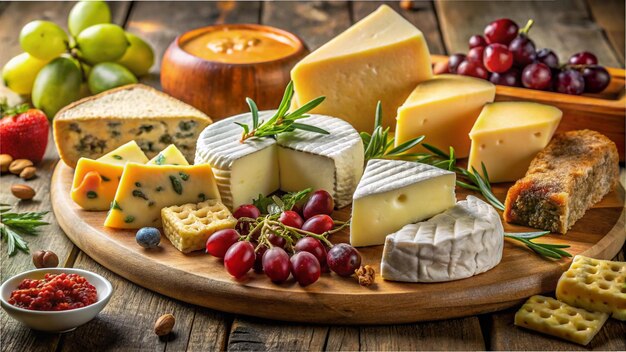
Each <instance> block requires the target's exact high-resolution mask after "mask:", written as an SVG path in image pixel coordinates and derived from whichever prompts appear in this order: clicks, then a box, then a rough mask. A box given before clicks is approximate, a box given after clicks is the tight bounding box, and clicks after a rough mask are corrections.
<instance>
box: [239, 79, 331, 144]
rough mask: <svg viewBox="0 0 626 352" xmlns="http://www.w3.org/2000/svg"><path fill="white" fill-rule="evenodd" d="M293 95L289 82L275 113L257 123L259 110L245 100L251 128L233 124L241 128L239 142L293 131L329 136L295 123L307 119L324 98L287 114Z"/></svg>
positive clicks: (248, 100) (249, 101)
mask: <svg viewBox="0 0 626 352" xmlns="http://www.w3.org/2000/svg"><path fill="white" fill-rule="evenodd" d="M293 93H294V91H293V82H289V84H288V85H287V88H285V93H284V94H283V99H282V100H281V102H280V105H279V106H278V109H277V110H276V113H275V114H274V115H273V116H272V117H271V118H270V119H269V120H267V121H259V109H258V108H257V106H256V103H255V102H254V100H252V99H250V98H246V103H248V106H250V112H251V113H252V128H250V127H249V126H248V125H246V124H243V123H239V122H235V123H236V124H237V125H239V126H240V127H241V128H243V133H242V134H241V142H242V143H243V142H244V141H245V140H246V139H248V138H252V137H275V136H276V135H277V134H279V133H283V132H292V131H295V130H304V131H310V132H315V133H321V134H329V133H328V131H326V130H324V129H321V128H319V127H315V126H311V125H307V124H304V123H299V122H296V120H298V119H302V118H305V117H309V115H306V113H307V112H309V111H311V110H312V109H313V108H315V107H316V106H318V105H320V104H321V103H322V102H323V101H324V99H326V97H323V96H322V97H317V98H315V99H313V100H311V101H310V102H308V103H306V104H304V105H302V106H301V107H299V108H298V109H296V110H294V111H292V112H287V111H288V110H289V107H290V106H291V99H292V98H293Z"/></svg>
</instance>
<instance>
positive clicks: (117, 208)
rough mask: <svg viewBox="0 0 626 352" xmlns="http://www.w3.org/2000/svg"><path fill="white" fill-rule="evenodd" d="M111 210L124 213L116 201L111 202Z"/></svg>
mask: <svg viewBox="0 0 626 352" xmlns="http://www.w3.org/2000/svg"><path fill="white" fill-rule="evenodd" d="M111 209H116V210H119V211H122V208H120V205H119V204H118V203H117V202H116V201H115V200H113V201H112V202H111Z"/></svg>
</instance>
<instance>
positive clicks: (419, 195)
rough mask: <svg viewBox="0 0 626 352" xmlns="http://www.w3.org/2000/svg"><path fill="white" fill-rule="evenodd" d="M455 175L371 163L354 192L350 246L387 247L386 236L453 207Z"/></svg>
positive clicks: (412, 166)
mask: <svg viewBox="0 0 626 352" xmlns="http://www.w3.org/2000/svg"><path fill="white" fill-rule="evenodd" d="M455 182H456V175H455V174H454V173H453V172H450V171H446V170H442V169H439V168H436V167H434V166H430V165H426V164H420V163H416V162H409V161H400V160H378V159H373V160H370V161H368V163H367V167H366V168H365V172H364V174H363V178H361V181H360V182H359V185H358V186H357V189H356V191H355V192H354V197H353V203H352V220H351V222H350V244H352V245H353V246H356V247H359V246H372V245H380V244H383V243H385V237H387V235H389V234H391V233H393V232H396V231H398V230H399V229H401V228H402V227H403V226H404V225H406V224H410V223H414V222H417V221H421V220H424V219H427V218H430V217H432V216H434V215H436V214H439V213H441V212H443V211H445V210H446V209H448V208H450V207H452V206H454V204H455V203H456V198H455V194H454V187H455Z"/></svg>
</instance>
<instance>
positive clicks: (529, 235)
mask: <svg viewBox="0 0 626 352" xmlns="http://www.w3.org/2000/svg"><path fill="white" fill-rule="evenodd" d="M549 233H550V231H540V232H520V233H509V232H505V233H504V237H506V238H510V239H513V240H516V241H520V242H522V243H523V244H525V245H526V246H527V247H528V248H530V249H532V250H533V251H534V252H535V253H537V254H539V255H541V256H543V257H547V258H552V259H561V258H562V257H571V256H572V255H571V254H570V253H568V252H566V251H564V250H562V249H561V248H569V247H570V246H569V245H567V244H549V243H535V242H532V240H533V239H535V238H538V237H541V236H544V235H547V234H549Z"/></svg>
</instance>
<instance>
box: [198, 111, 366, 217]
mask: <svg viewBox="0 0 626 352" xmlns="http://www.w3.org/2000/svg"><path fill="white" fill-rule="evenodd" d="M273 114H274V111H262V112H260V113H259V119H260V120H267V119H269V118H270V117H271V116H272V115H273ZM251 119H252V117H251V114H249V113H247V114H242V115H237V116H233V117H230V118H228V119H225V120H221V121H219V122H216V123H214V124H212V125H210V126H209V127H207V128H206V129H205V130H204V131H203V132H202V133H201V135H200V138H199V139H198V146H197V153H196V159H195V163H196V164H202V163H207V164H209V165H211V167H212V168H213V172H214V173H215V177H216V180H217V185H218V188H219V190H220V194H221V196H222V202H223V203H224V204H225V205H226V206H228V207H229V208H231V209H235V208H237V207H238V206H240V205H242V204H249V203H252V200H253V199H255V198H257V197H258V196H259V194H262V195H268V194H270V193H272V192H275V191H277V190H279V189H282V190H284V191H301V190H303V189H306V188H309V187H310V188H313V189H324V190H326V191H328V192H329V193H330V194H331V195H332V196H333V198H334V199H335V202H336V205H337V206H338V207H343V206H346V205H348V204H349V203H350V200H351V197H352V193H353V192H354V189H355V188H356V184H357V182H358V180H359V178H360V177H361V174H362V172H363V144H362V142H361V138H360V137H359V134H358V133H357V132H356V131H355V130H354V128H352V127H351V126H350V125H349V124H348V123H346V122H344V121H342V120H339V119H336V118H333V117H329V116H321V115H311V116H310V117H308V118H305V119H302V120H299V121H300V122H302V123H306V124H310V125H315V126H319V127H321V128H323V129H325V130H327V131H328V132H329V134H328V135H323V134H319V133H313V132H305V131H294V132H291V133H284V134H280V135H278V137H277V139H276V140H275V139H273V138H249V139H247V140H246V141H244V142H241V141H240V139H241V132H242V129H241V127H240V126H238V125H236V124H235V122H237V123H246V124H250V123H251Z"/></svg>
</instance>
